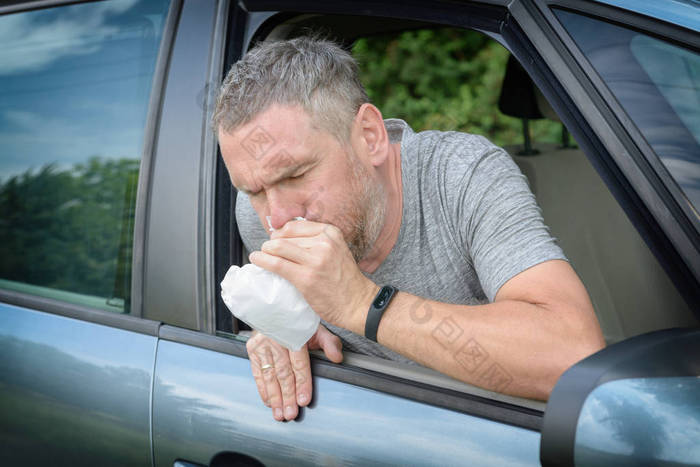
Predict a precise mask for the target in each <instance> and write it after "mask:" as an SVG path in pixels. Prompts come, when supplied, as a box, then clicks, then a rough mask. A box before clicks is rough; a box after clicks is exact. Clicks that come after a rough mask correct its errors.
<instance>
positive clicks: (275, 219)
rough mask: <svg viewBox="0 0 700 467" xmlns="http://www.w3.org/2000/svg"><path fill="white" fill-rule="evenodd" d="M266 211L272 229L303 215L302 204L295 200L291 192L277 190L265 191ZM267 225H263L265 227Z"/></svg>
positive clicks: (279, 227)
mask: <svg viewBox="0 0 700 467" xmlns="http://www.w3.org/2000/svg"><path fill="white" fill-rule="evenodd" d="M267 211H268V214H267V215H268V216H270V224H271V225H272V228H273V229H275V230H276V229H281V228H282V227H284V224H286V223H287V222H288V221H290V220H292V219H294V218H295V217H304V215H305V214H306V213H305V209H304V206H303V204H301V203H299V202H297V201H296V200H295V199H294V196H293V195H291V193H281V192H280V191H279V190H269V191H268V193H267ZM268 227H269V226H268V225H265V228H266V229H267V228H268Z"/></svg>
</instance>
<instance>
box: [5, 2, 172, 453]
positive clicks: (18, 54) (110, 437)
mask: <svg viewBox="0 0 700 467" xmlns="http://www.w3.org/2000/svg"><path fill="white" fill-rule="evenodd" d="M11 3H14V4H13V5H9V6H8V5H5V6H3V7H0V38H1V39H0V41H1V42H2V43H3V46H2V50H1V51H0V89H1V91H0V95H1V96H0V352H2V356H3V357H2V363H0V367H1V369H0V464H2V465H42V464H52V465H79V464H83V465H150V464H151V457H152V456H151V452H152V450H151V436H150V434H151V429H150V401H151V397H150V395H151V387H152V381H153V364H154V361H155V351H156V343H157V335H158V326H159V323H158V322H155V321H152V320H147V319H143V318H142V317H141V313H140V309H139V308H138V307H137V306H134V300H133V299H134V295H133V294H132V280H131V278H132V259H133V258H135V257H136V256H137V254H132V251H138V250H139V246H138V242H139V240H138V238H142V237H143V235H134V231H135V230H137V231H138V230H139V229H141V228H142V225H141V221H140V220H139V219H138V217H139V215H137V212H139V213H140V211H141V209H142V208H141V205H142V204H143V200H144V197H145V196H146V192H144V190H143V187H140V186H139V183H140V182H143V181H145V180H146V179H147V177H145V171H144V165H145V164H146V162H147V161H148V159H149V147H150V146H151V145H152V141H151V140H152V137H153V132H152V131H149V129H148V127H149V125H151V126H152V125H153V124H154V123H155V119H156V118H157V112H155V110H157V103H158V101H159V94H160V88H161V79H162V75H163V72H162V71H163V70H164V66H165V63H166V61H167V57H168V53H167V51H168V48H169V45H168V31H169V30H170V29H172V24H173V19H174V17H173V10H172V9H171V8H170V2H169V1H161V0H153V1H152V0H139V1H121V0H112V1H105V2H84V3H81V4H76V5H70V4H68V5H63V4H62V3H68V2H47V3H45V4H42V5H37V4H36V3H34V2H11ZM48 3H54V5H49V4H48ZM135 224H136V227H135ZM135 237H136V238H137V240H136V241H134V238H135ZM135 262H136V263H137V264H138V263H139V261H138V260H137V261H135ZM137 293H138V291H137Z"/></svg>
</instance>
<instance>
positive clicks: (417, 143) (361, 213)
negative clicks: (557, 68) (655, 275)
mask: <svg viewBox="0 0 700 467" xmlns="http://www.w3.org/2000/svg"><path fill="white" fill-rule="evenodd" d="M214 124H215V126H216V128H217V130H218V136H219V143H220V147H221V153H222V156H223V159H224V162H225V164H226V167H227V169H228V171H229V174H230V177H231V181H232V183H233V185H234V186H235V187H236V188H237V189H238V191H239V195H238V199H237V206H236V217H237V221H238V224H239V229H240V232H241V236H242V238H243V240H244V242H245V244H246V247H247V248H248V249H249V250H250V251H252V253H251V255H250V261H251V262H252V263H254V264H257V265H258V266H260V267H263V268H265V269H267V270H270V271H272V272H275V273H277V274H279V275H281V276H282V277H285V278H286V279H288V280H289V281H290V282H292V283H293V284H294V285H295V286H296V287H297V288H298V289H299V290H300V291H301V293H302V294H303V295H304V297H305V298H306V300H307V301H308V302H309V304H310V305H311V307H312V308H313V309H314V310H315V311H316V312H317V313H318V314H319V315H320V316H321V318H322V319H323V324H324V325H322V326H320V327H319V329H318V331H317V333H316V334H315V335H314V337H312V339H311V340H310V341H309V342H308V344H307V346H305V348H302V350H301V351H299V352H292V351H288V350H287V349H285V348H283V347H281V346H280V345H278V344H276V343H275V342H274V341H272V340H270V339H269V338H267V337H265V336H263V335H261V334H257V333H256V334H254V335H253V337H251V338H250V340H249V341H248V344H247V349H248V353H249V356H250V363H251V369H252V372H253V376H254V378H255V381H256V384H257V387H258V391H259V392H260V396H261V398H262V400H263V401H264V403H265V404H267V405H268V406H269V407H271V408H272V410H273V416H274V418H275V419H277V420H285V419H286V420H290V419H293V418H295V417H296V416H297V413H298V408H299V407H300V406H305V405H307V404H308V403H309V401H310V399H311V396H312V394H311V390H312V382H311V372H310V363H309V355H308V350H307V347H308V349H318V348H320V349H323V351H324V352H325V354H326V356H327V357H328V358H329V359H330V360H332V361H334V362H340V361H341V360H342V353H341V349H342V346H341V341H340V339H339V338H338V337H337V336H340V337H341V338H342V340H343V343H344V344H345V346H346V347H347V348H349V349H351V350H353V351H356V352H362V353H366V354H372V355H377V356H380V357H383V358H388V359H392V360H396V361H404V362H418V363H420V364H422V365H425V366H428V367H431V368H433V369H435V370H437V371H440V372H442V373H445V374H448V375H450V376H452V377H454V378H457V379H460V380H462V381H465V382H467V383H471V384H475V385H478V386H481V387H485V388H487V389H492V390H498V391H502V392H504V393H508V394H512V395H516V396H522V397H529V398H536V399H542V400H545V399H547V397H548V395H549V393H550V391H551V389H552V387H553V386H554V384H555V382H556V381H557V379H558V378H559V376H560V375H561V373H562V372H563V371H564V370H566V369H567V368H568V367H569V366H571V365H572V364H573V363H575V362H577V361H578V360H580V359H581V358H583V357H585V356H587V355H589V354H591V353H593V352H595V351H597V350H599V349H600V348H601V347H603V346H604V341H603V338H602V334H601V331H600V327H599V325H598V322H597V319H596V317H595V314H594V312H593V309H592V306H591V303H590V300H589V298H588V295H587V293H586V291H585V289H584V287H583V285H582V284H581V282H580V281H579V279H578V277H577V276H576V274H575V272H574V271H573V269H572V268H571V267H570V265H569V264H568V262H567V261H566V259H565V257H564V255H563V253H562V252H561V250H560V249H559V247H558V246H557V245H556V244H555V242H554V241H553V239H552V238H551V237H550V236H549V234H548V231H547V229H546V227H545V226H544V225H543V222H542V219H541V215H540V212H539V209H538V207H537V205H536V204H535V201H534V197H533V196H532V194H531V193H530V192H529V190H528V188H527V184H526V181H525V179H524V177H523V176H522V174H520V172H519V171H518V169H517V167H516V166H515V165H514V163H513V162H512V160H511V159H510V158H509V157H508V155H507V154H506V153H505V152H504V151H503V150H502V149H500V148H497V147H495V146H493V145H492V144H491V143H489V142H488V141H487V140H486V139H484V138H482V137H479V136H475V135H468V134H462V133H456V132H449V133H442V132H423V133H419V134H416V133H414V132H413V131H412V130H411V129H410V127H408V125H406V123H405V122H403V121H401V120H395V119H390V120H386V121H384V120H383V118H382V115H381V113H380V111H379V110H378V109H377V108H376V107H375V106H373V105H372V104H371V103H370V102H369V99H368V98H367V95H366V93H365V91H364V89H363V88H362V85H361V84H360V82H359V79H358V77H357V66H356V64H355V62H354V61H353V59H352V57H351V56H350V55H349V54H348V53H346V52H345V51H343V50H342V49H340V48H339V47H338V46H336V45H335V44H333V43H331V42H328V41H323V40H314V39H309V38H298V39H294V40H290V41H283V42H274V43H264V44H262V45H260V46H258V47H257V48H255V49H253V50H252V51H250V52H249V53H248V54H247V55H246V56H245V57H244V58H243V59H242V60H241V61H239V62H238V63H237V64H235V65H234V66H233V67H232V69H231V71H230V72H229V74H228V76H227V77H226V80H225V81H224V83H223V85H222V88H221V94H220V97H219V100H218V103H217V109H216V112H215V115H214ZM299 217H303V218H305V219H306V220H295V219H296V218H299ZM268 224H269V227H271V228H272V229H274V231H272V233H271V234H269V240H268V232H267V230H268ZM386 285H392V286H394V287H396V288H397V289H398V292H396V293H395V294H394V295H393V297H389V295H390V294H387V292H388V291H389V290H390V289H385V288H383V286H386ZM380 290H382V291H383V297H384V299H383V300H375V297H376V296H377V294H378V292H379V291H380ZM378 302H383V303H378ZM374 305H376V306H374ZM371 306H374V309H373V310H370V307H371ZM382 312H383V314H382ZM328 328H330V329H331V330H332V331H333V333H331V332H329V330H328ZM375 333H376V336H375ZM365 335H368V336H370V337H372V338H376V342H374V341H373V340H372V339H367V338H366V337H364V336H365Z"/></svg>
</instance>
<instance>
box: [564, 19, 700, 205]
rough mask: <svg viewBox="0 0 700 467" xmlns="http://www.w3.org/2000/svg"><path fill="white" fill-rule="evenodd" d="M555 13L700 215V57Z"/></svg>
mask: <svg viewBox="0 0 700 467" xmlns="http://www.w3.org/2000/svg"><path fill="white" fill-rule="evenodd" d="M554 11H555V13H556V15H557V18H558V19H559V20H560V21H561V23H562V24H563V25H564V27H565V28H566V30H567V32H568V33H569V34H570V35H571V37H572V38H573V39H574V41H575V42H576V45H577V46H578V47H579V48H580V49H581V51H582V52H583V53H584V55H585V56H586V58H587V59H588V60H589V61H590V63H591V65H592V66H593V67H594V68H595V69H596V71H597V72H598V74H599V75H600V77H601V78H602V79H603V80H604V81H605V84H607V86H608V87H609V88H610V90H611V91H612V93H613V94H614V95H615V98H616V99H617V100H618V101H619V102H620V104H621V105H622V107H623V108H624V109H625V111H626V112H627V113H628V114H629V116H630V118H631V119H632V121H633V122H634V123H635V125H637V127H638V128H639V130H640V131H641V132H642V134H643V135H644V137H645V138H646V140H647V142H648V143H649V144H650V145H651V147H652V148H653V149H654V151H655V152H656V154H657V155H658V156H659V158H660V159H661V161H662V162H663V164H664V165H665V166H666V168H667V169H668V171H669V172H670V173H671V175H672V176H673V178H674V179H675V180H676V182H677V183H678V185H679V186H680V187H681V189H682V190H683V191H684V193H685V195H686V196H687V197H688V199H689V200H690V202H691V203H692V204H693V205H694V207H695V209H696V210H700V55H699V54H697V53H695V52H692V51H690V50H687V49H684V48H682V47H680V46H677V45H674V44H669V43H666V42H664V41H661V40H658V39H655V38H652V37H649V36H648V35H645V34H640V33H638V32H636V31H632V30H629V29H626V28H623V27H620V26H616V25H613V24H609V23H606V22H603V21H599V20H595V19H592V18H589V17H587V16H582V15H578V14H575V13H571V12H568V11H564V10H558V9H555V10H554Z"/></svg>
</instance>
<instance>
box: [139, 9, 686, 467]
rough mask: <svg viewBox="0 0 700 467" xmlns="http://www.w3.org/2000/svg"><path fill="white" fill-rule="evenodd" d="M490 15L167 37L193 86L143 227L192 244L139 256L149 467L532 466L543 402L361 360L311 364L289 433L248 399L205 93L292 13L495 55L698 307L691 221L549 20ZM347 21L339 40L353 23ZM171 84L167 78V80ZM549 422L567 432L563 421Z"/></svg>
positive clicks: (215, 18)
mask: <svg viewBox="0 0 700 467" xmlns="http://www.w3.org/2000/svg"><path fill="white" fill-rule="evenodd" d="M498 3H499V2H492V4H489V5H484V4H476V3H474V4H472V3H468V2H465V3H464V4H460V5H453V4H449V5H448V4H444V3H434V4H430V5H428V4H421V5H418V4H408V5H407V4H405V3H402V4H400V5H399V4H394V3H393V2H383V3H381V4H377V3H371V4H370V3H367V4H364V3H359V4H358V3H357V2H354V3H353V4H352V6H350V5H346V4H343V3H333V4H324V5H318V4H316V3H315V2H295V3H294V5H293V8H292V7H290V6H289V5H288V4H284V3H283V2H269V1H268V2H253V1H250V2H242V3H238V4H234V3H229V2H214V1H212V2H208V3H204V4H203V3H201V2H197V5H198V7H200V8H198V9H197V10H198V11H199V16H198V19H197V20H196V21H195V22H196V24H195V22H192V23H189V22H188V23H187V24H189V25H190V26H188V27H191V28H192V29H191V31H192V32H189V33H187V34H185V33H183V31H182V30H180V31H179V33H178V34H179V35H180V34H182V36H180V37H183V38H184V37H186V38H187V39H182V42H181V43H179V44H178V43H176V45H175V48H174V50H173V54H172V62H171V70H179V69H181V68H188V69H190V70H193V69H194V70H197V73H199V76H200V77H199V78H193V80H192V81H188V82H186V83H183V82H178V83H175V84H172V83H171V82H169V83H168V90H167V91H166V97H165V101H164V106H163V115H164V120H163V122H162V123H161V126H160V128H159V132H160V133H159V134H160V137H159V140H158V141H159V148H158V152H157V156H156V162H155V165H154V168H153V173H154V176H155V177H156V179H157V180H159V182H158V183H157V184H156V185H154V191H153V198H152V199H153V200H154V201H153V204H152V205H151V213H152V216H154V217H152V218H151V220H150V222H151V224H150V226H151V228H153V229H155V230H154V231H158V232H164V231H167V232H170V235H172V236H183V235H184V236H185V237H184V238H182V239H181V240H183V241H181V242H178V245H187V244H189V245H190V248H186V249H184V250H174V249H173V248H172V247H170V246H169V245H171V243H169V242H170V240H168V236H167V235H166V234H159V235H157V236H153V237H152V238H149V240H148V241H149V243H148V245H149V248H148V249H147V252H146V256H145V261H146V267H145V279H146V281H145V283H146V284H148V282H154V281H155V280H156V277H159V278H161V279H163V280H165V283H166V284H167V285H168V286H167V287H166V288H162V289H160V290H156V289H150V288H149V287H148V286H147V285H146V286H145V287H146V290H147V291H146V296H145V298H144V313H146V314H147V316H149V317H153V318H154V319H158V320H162V321H164V322H166V323H170V324H168V325H163V326H161V327H160V329H159V341H158V349H157V357H156V365H155V383H154V390H153V420H152V424H153V449H154V462H155V464H156V465H172V464H175V463H176V462H179V463H181V464H182V465H186V464H202V465H206V464H209V463H212V464H218V465H223V464H227V463H230V464H234V463H241V464H244V465H260V464H262V465H268V464H269V465H286V464H294V465H298V464H301V465H310V464H314V465H315V464H336V463H352V464H435V465H445V464H446V465H462V464H471V463H474V464H537V463H539V462H540V457H539V456H540V438H541V436H540V429H541V425H542V420H543V414H544V405H543V404H541V403H537V402H535V401H526V400H520V399H518V398H510V397H507V396H502V395H499V394H496V393H490V392H488V391H481V390H479V389H478V388H473V387H467V386H466V385H461V384H459V383H456V382H453V381H449V379H448V378H441V377H440V376H439V375H436V374H433V373H430V372H428V371H426V372H424V373H422V374H417V373H418V372H416V371H415V370H413V369H409V368H403V367H402V366H401V365H398V364H388V363H385V362H382V361H377V360H375V359H372V358H368V357H365V356H360V355H346V360H345V363H344V364H342V365H336V364H333V363H330V362H328V361H326V360H324V359H323V358H322V357H321V356H318V355H317V356H315V357H314V358H313V359H312V370H313V374H314V384H315V386H314V401H313V403H312V404H311V406H310V407H308V408H306V409H304V410H302V412H301V415H300V417H299V418H298V419H296V420H294V421H291V422H286V423H280V422H276V421H274V420H273V419H272V416H271V414H270V412H269V409H267V408H266V407H265V406H264V405H263V404H262V403H261V401H260V399H259V396H258V393H257V390H256V387H255V383H254V381H253V379H252V377H251V375H250V368H249V363H248V361H247V354H246V350H245V340H246V333H245V331H244V330H243V329H242V328H240V327H239V324H238V323H236V322H235V321H231V317H230V314H229V312H228V311H227V310H226V309H225V308H224V307H223V305H222V303H221V302H220V300H219V299H218V293H219V289H218V286H217V283H218V282H219V280H220V279H221V278H222V277H223V274H224V272H225V270H226V268H227V267H228V266H229V265H230V264H232V263H235V264H241V263H242V261H243V252H242V250H241V243H240V239H239V238H238V236H237V230H236V225H235V221H234V220H233V216H232V214H231V213H232V210H233V207H234V203H235V193H234V192H233V190H232V188H231V186H230V184H229V182H228V178H227V175H226V173H225V169H224V167H223V165H222V164H221V162H220V160H219V159H218V158H217V154H216V145H215V143H214V135H213V134H212V131H211V129H210V128H209V127H208V125H207V121H208V120H207V119H208V115H210V114H211V110H212V100H213V96H212V95H211V94H210V93H209V92H208V89H212V88H214V87H215V86H216V83H218V81H219V80H220V79H221V77H222V76H223V73H224V72H225V70H226V67H227V66H228V65H230V63H232V62H233V61H234V60H235V59H237V58H238V57H239V56H240V55H241V54H242V53H243V52H244V51H245V50H246V49H247V47H248V46H249V44H250V43H251V42H252V41H254V40H255V39H256V37H263V36H266V35H267V34H268V33H270V32H271V31H274V32H275V33H282V32H283V31H284V28H285V27H288V28H290V27H293V26H292V25H293V24H294V21H301V19H300V18H301V15H304V16H303V17H304V18H309V17H313V18H317V17H321V18H322V17H324V15H327V16H331V15H337V16H334V17H333V20H334V21H337V23H334V24H341V25H342V21H343V19H345V20H346V21H347V18H346V16H347V15H349V14H358V12H362V14H364V15H366V19H367V23H370V22H371V21H369V20H370V19H371V20H379V21H383V20H386V24H384V26H386V25H388V24H392V25H394V26H396V21H399V22H400V21H413V22H418V23H431V22H434V23H439V24H451V25H455V26H460V27H468V28H474V29H478V30H480V31H482V32H484V33H485V34H488V35H489V36H490V37H493V38H495V39H497V40H498V41H499V42H501V43H502V44H504V45H505V46H506V47H507V48H508V49H509V50H510V51H511V53H513V55H514V56H515V57H516V58H517V59H518V60H519V61H520V63H522V64H523V66H524V68H525V69H526V70H527V72H528V73H529V75H530V76H531V77H532V79H533V81H535V82H536V83H537V85H538V86H539V88H540V89H541V90H542V93H543V94H544V95H545V97H546V98H547V100H548V101H549V102H550V104H551V105H552V107H554V109H555V110H556V112H557V114H558V115H559V116H560V118H561V119H562V121H564V123H565V124H566V126H567V127H568V128H569V129H570V131H571V132H572V134H573V135H574V136H575V138H576V140H577V141H578V142H579V144H580V145H581V147H582V148H583V149H584V152H585V153H586V156H587V157H588V158H589V159H591V160H592V163H593V165H594V167H595V168H596V169H597V171H598V173H599V174H600V176H601V177H602V178H603V180H604V181H605V182H606V183H607V186H608V187H609V189H610V191H611V192H612V193H613V194H614V195H615V196H616V198H617V200H618V202H619V203H620V204H621V205H622V206H623V208H625V210H626V212H627V215H628V216H629V218H630V219H631V220H632V222H633V223H634V225H635V227H636V228H637V229H638V230H640V231H641V232H642V234H643V237H644V239H645V240H646V241H647V243H648V245H649V247H650V248H651V250H652V251H653V252H654V254H655V255H656V256H657V258H658V259H659V261H660V262H661V263H662V264H663V265H664V267H665V268H666V270H667V271H668V275H669V277H670V278H671V280H672V281H673V283H674V284H675V285H676V287H677V288H678V289H679V290H680V291H681V293H683V295H684V297H685V299H686V301H687V302H688V304H689V306H690V307H691V308H692V309H693V310H696V309H697V304H698V299H697V292H696V291H697V278H696V276H695V275H694V273H693V271H694V268H695V262H694V261H695V259H694V258H696V257H697V250H695V249H693V248H691V247H690V246H689V245H691V246H692V245H693V244H694V243H693V242H695V240H694V237H692V235H689V231H688V229H687V228H686V227H687V225H688V222H691V221H689V220H688V219H687V217H685V218H683V217H675V216H676V214H680V213H682V212H683V211H682V209H681V208H680V207H679V206H677V205H674V204H673V203H670V201H671V198H666V197H664V196H662V195H659V192H658V191H657V190H658V188H659V186H658V184H657V181H654V180H652V181H650V180H649V179H648V178H647V176H648V175H650V173H649V172H645V170H646V168H640V166H639V165H638V164H639V161H640V160H641V159H638V158H636V156H635V155H633V156H630V154H631V153H634V154H638V152H639V150H638V149H634V146H633V145H631V142H630V140H631V137H630V136H629V135H630V134H631V132H633V129H630V128H628V127H627V126H625V124H624V123H625V122H622V123H620V121H619V120H618V119H616V118H613V113H612V112H611V110H610V109H609V108H608V106H607V104H606V103H605V100H604V99H602V98H601V97H600V95H599V93H600V92H601V91H600V88H598V87H596V86H595V85H593V84H591V82H590V78H589V77H588V76H587V75H586V74H585V73H584V72H582V71H581V70H580V69H578V68H576V67H575V66H572V58H571V55H570V54H571V52H569V51H568V49H567V48H566V47H564V46H563V45H562V39H561V37H560V36H558V35H557V34H555V33H554V31H553V26H552V25H553V24H554V22H553V20H552V19H551V18H550V17H549V16H547V15H544V14H542V13H541V11H540V10H539V9H538V6H537V5H536V4H535V3H533V2H512V4H509V6H508V7H506V5H505V2H504V4H503V5H500V6H499V5H498ZM201 5H205V6H204V7H203V8H202V7H201ZM194 9H195V6H194V2H192V1H187V0H185V1H184V2H183V10H182V11H183V18H191V17H192V16H191V15H189V14H185V13H186V12H188V11H193V10H194ZM315 15H318V16H315ZM292 18H293V19H292ZM329 22H330V21H329ZM197 24H198V26H197ZM346 24H349V25H350V26H346V28H350V29H351V28H352V27H353V24H359V23H346ZM557 24H558V23H557ZM280 26H281V27H280ZM413 26H415V23H414V24H413ZM180 27H181V28H183V27H185V25H184V24H181V25H180ZM278 27H279V28H278ZM387 27H388V26H387ZM402 27H407V26H406V25H403V26H402ZM276 28H278V29H276ZM195 31H196V32H195ZM180 37H178V39H180ZM177 76H180V73H173V72H171V77H170V79H171V80H174V79H177ZM198 90H199V92H196V91H198ZM173 109H176V111H173ZM175 115H177V116H175ZM185 129H187V131H190V132H192V131H195V132H196V133H197V134H198V135H201V143H200V144H199V145H196V144H195V145H189V144H191V143H187V144H188V146H187V147H184V143H181V142H180V141H183V140H182V138H184V136H183V135H184V134H185ZM161 145H162V146H161ZM166 149H167V150H166ZM635 151H636V152H635ZM159 164H160V165H159ZM644 167H646V166H644ZM162 173H165V174H167V176H163V175H160V174H162ZM188 175H189V178H188ZM652 178H653V177H652ZM193 180H197V182H194V181H193ZM159 203H160V204H159ZM163 206H164V208H162V207H163ZM671 214H673V215H671ZM668 219H671V220H669V221H666V220H668ZM684 219H685V220H684ZM662 221H663V222H662ZM679 226H680V228H679ZM162 239H164V240H162ZM161 241H163V242H164V243H162V244H160V245H159V244H158V242H161ZM172 241H173V242H174V240H172ZM173 251H176V252H177V254H173ZM177 287H182V288H186V289H187V294H189V296H188V298H187V300H185V301H182V300H180V299H179V298H176V297H173V296H170V295H169V291H170V290H171V289H172V288H177ZM149 294H150V298H148V297H149ZM623 344H624V342H623ZM614 348H615V345H613V346H611V347H610V349H614ZM552 411H553V412H552V413H553V414H554V415H556V414H557V413H561V414H562V415H563V416H565V418H567V420H568V419H573V418H574V417H576V415H575V414H574V415H567V412H566V411H563V410H562V409H552ZM547 412H548V414H549V409H548V411H547Z"/></svg>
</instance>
